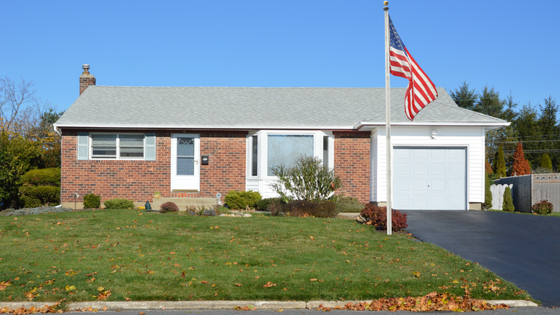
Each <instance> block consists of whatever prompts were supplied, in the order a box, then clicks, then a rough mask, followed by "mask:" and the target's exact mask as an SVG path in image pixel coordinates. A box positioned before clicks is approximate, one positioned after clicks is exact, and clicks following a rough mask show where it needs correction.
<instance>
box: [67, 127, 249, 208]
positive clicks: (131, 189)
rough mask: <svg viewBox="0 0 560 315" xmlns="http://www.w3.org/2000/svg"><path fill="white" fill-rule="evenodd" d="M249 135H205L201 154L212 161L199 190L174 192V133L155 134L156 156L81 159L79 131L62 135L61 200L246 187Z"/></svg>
mask: <svg viewBox="0 0 560 315" xmlns="http://www.w3.org/2000/svg"><path fill="white" fill-rule="evenodd" d="M245 135H246V133H201V134H200V154H201V155H209V156H210V160H209V165H201V167H200V192H172V191H171V185H170V182H171V162H170V161H171V137H170V133H166V132H162V133H157V134H156V136H157V160H156V161H138V160H88V161H83V160H81V161H79V160H77V152H76V151H77V145H76V144H77V133H76V132H72V131H63V133H62V174H61V179H62V185H61V201H62V202H73V201H74V193H75V192H76V193H78V194H79V195H80V197H79V198H78V199H77V202H82V201H83V196H84V195H85V194H88V193H95V194H96V195H100V196H101V200H102V201H104V200H108V199H112V198H126V199H130V200H133V201H135V202H142V203H143V202H146V201H147V200H149V201H150V202H153V194H154V192H156V191H159V192H160V193H161V196H162V197H191V198H196V197H214V196H215V195H216V193H217V192H220V193H221V194H222V195H223V196H225V194H226V193H227V192H228V191H229V190H245V178H246V175H245V174H246V173H245V156H246V155H245V151H246V145H245V141H246V139H245Z"/></svg>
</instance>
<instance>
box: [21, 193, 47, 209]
mask: <svg viewBox="0 0 560 315" xmlns="http://www.w3.org/2000/svg"><path fill="white" fill-rule="evenodd" d="M20 201H21V204H22V205H23V207H24V208H37V207H40V206H42V204H41V200H39V199H35V198H33V197H29V196H23V197H21V200H20Z"/></svg>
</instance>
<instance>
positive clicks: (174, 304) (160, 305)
mask: <svg viewBox="0 0 560 315" xmlns="http://www.w3.org/2000/svg"><path fill="white" fill-rule="evenodd" d="M348 302H351V301H309V302H305V301H136V302H129V301H91V302H71V303H67V304H66V307H67V308H68V310H70V311H73V310H77V309H81V310H84V309H87V308H92V309H97V310H100V309H107V310H116V309H123V310H147V309H164V310H187V309H191V310H192V309H214V310H218V309H233V308H234V307H236V306H241V307H245V306H249V307H251V306H252V307H254V308H256V309H316V308H318V307H319V305H321V304H322V305H323V306H324V307H331V308H332V307H336V306H344V305H345V304H346V303H348ZM365 302H368V303H369V302H371V300H366V301H365ZM486 302H488V303H489V304H492V305H496V304H506V305H508V306H509V307H537V306H538V305H537V304H536V303H534V302H532V301H526V300H486ZM53 304H55V302H0V309H1V308H4V307H5V308H8V309H18V308H20V307H24V308H31V307H35V308H41V307H44V306H46V305H48V306H51V305H53Z"/></svg>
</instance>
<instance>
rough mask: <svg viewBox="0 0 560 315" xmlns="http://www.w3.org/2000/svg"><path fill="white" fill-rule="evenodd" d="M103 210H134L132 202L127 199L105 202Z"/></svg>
mask: <svg viewBox="0 0 560 315" xmlns="http://www.w3.org/2000/svg"><path fill="white" fill-rule="evenodd" d="M103 203H104V204H105V209H134V202H133V201H132V200H128V199H120V198H114V199H109V200H107V201H105V202H103Z"/></svg>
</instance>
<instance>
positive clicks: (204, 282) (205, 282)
mask: <svg viewBox="0 0 560 315" xmlns="http://www.w3.org/2000/svg"><path fill="white" fill-rule="evenodd" d="M200 283H202V284H207V283H208V281H205V280H202V281H200Z"/></svg>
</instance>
